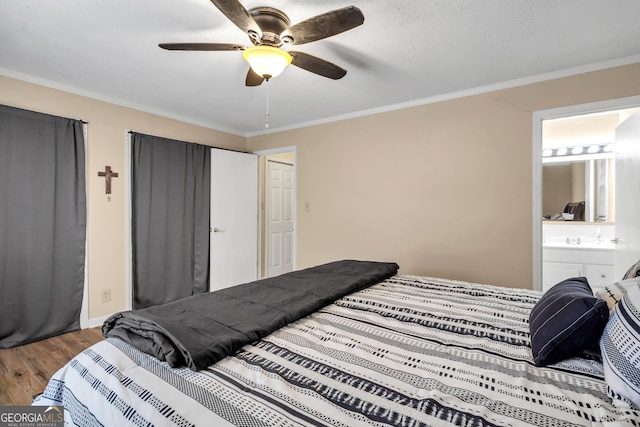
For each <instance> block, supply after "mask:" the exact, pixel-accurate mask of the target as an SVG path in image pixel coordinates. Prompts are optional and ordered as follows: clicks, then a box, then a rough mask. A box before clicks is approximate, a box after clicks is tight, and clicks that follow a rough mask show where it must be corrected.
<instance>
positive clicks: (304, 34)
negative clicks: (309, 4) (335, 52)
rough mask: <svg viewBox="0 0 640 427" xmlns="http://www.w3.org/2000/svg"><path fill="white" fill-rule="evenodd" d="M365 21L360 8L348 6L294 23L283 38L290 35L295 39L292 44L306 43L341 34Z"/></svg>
mask: <svg viewBox="0 0 640 427" xmlns="http://www.w3.org/2000/svg"><path fill="white" fill-rule="evenodd" d="M363 22H364V15H363V14H362V12H361V11H360V9H358V8H357V7H355V6H347V7H343V8H342V9H336V10H332V11H330V12H327V13H323V14H321V15H317V16H314V17H313V18H309V19H306V20H304V21H302V22H299V23H297V24H295V25H292V26H291V27H289V28H288V29H287V30H285V31H284V32H283V33H282V34H281V38H284V37H285V36H289V37H291V38H292V39H293V41H292V42H291V44H295V45H298V44H304V43H309V42H313V41H316V40H321V39H324V38H327V37H331V36H334V35H336V34H340V33H342V32H345V31H347V30H350V29H352V28H355V27H357V26H358V25H362V23H363Z"/></svg>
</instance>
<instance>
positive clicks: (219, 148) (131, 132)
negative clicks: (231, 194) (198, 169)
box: [127, 130, 253, 154]
mask: <svg viewBox="0 0 640 427" xmlns="http://www.w3.org/2000/svg"><path fill="white" fill-rule="evenodd" d="M127 133H128V134H129V135H131V134H134V133H137V134H140V135H147V136H155V137H156V138H163V139H171V140H173V141H177V142H184V143H186V144H196V145H202V146H203V147H208V148H215V149H216V150H225V151H233V152H234V153H242V154H253V153H250V152H248V151H240V150H234V149H232V148H224V147H216V146H213V145H206V144H200V143H197V142H189V141H180V140H178V139H173V138H167V137H166V136H158V135H150V134H148V133H142V132H136V131H134V130H128V131H127Z"/></svg>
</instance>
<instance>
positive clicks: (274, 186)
mask: <svg viewBox="0 0 640 427" xmlns="http://www.w3.org/2000/svg"><path fill="white" fill-rule="evenodd" d="M266 181H267V182H266V184H267V197H266V212H267V215H266V218H265V227H266V236H267V238H266V245H267V248H266V252H267V271H266V274H267V277H273V276H278V275H280V274H284V273H288V272H290V271H292V270H293V166H292V165H290V164H285V163H281V162H277V161H273V160H267V180H266Z"/></svg>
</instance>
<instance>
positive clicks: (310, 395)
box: [34, 274, 640, 427]
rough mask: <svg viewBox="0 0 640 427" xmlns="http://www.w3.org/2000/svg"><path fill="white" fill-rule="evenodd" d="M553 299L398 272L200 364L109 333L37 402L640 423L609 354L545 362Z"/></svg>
mask: <svg viewBox="0 0 640 427" xmlns="http://www.w3.org/2000/svg"><path fill="white" fill-rule="evenodd" d="M541 296H542V294H541V293H540V292H537V291H531V290H522V289H512V288H505V287H497V286H491V285H482V284H475V283H467V282H461V281H454V280H446V279H439V278H429V277H420V276H412V275H405V274H395V275H392V276H390V277H387V278H385V279H384V280H382V281H380V282H378V283H375V284H373V285H370V286H367V287H364V288H363V289H360V290H357V291H355V292H352V293H349V294H347V295H344V296H341V297H340V298H338V299H337V300H336V301H335V302H333V303H330V304H328V305H324V306H322V307H321V308H319V309H316V310H314V311H313V312H312V313H311V314H309V315H306V316H304V317H302V318H300V319H299V320H296V321H293V322H292V323H289V324H288V325H286V326H283V327H280V328H279V329H277V330H275V331H274V332H272V333H270V334H268V335H265V336H264V337H262V338H261V339H258V340H256V341H254V342H252V343H250V344H246V345H244V346H242V347H241V348H240V349H239V350H237V351H236V352H235V353H234V354H232V355H230V356H227V357H225V358H223V359H221V360H219V361H218V362H216V363H214V364H212V365H210V366H207V367H205V368H204V369H200V370H194V369H193V368H192V369H190V368H189V367H187V366H184V367H178V368H175V367H173V368H172V367H171V366H169V364H168V363H167V362H166V361H162V360H160V359H159V358H157V357H154V356H151V355H149V354H146V353H144V352H142V351H140V350H138V349H136V348H135V347H134V346H133V345H131V344H130V343H127V342H125V341H123V340H121V339H118V338H107V339H105V340H104V341H102V342H100V343H97V344H95V345H93V346H92V347H90V348H88V349H87V350H86V351H84V352H82V353H81V354H79V355H77V356H76V357H75V358H74V359H72V360H71V361H70V362H69V363H68V364H67V365H66V366H65V367H63V368H62V369H60V371H58V372H57V373H56V374H55V375H54V376H53V377H52V378H51V380H50V382H49V384H48V385H47V387H46V389H45V390H44V392H43V393H42V394H41V395H40V396H38V397H37V398H36V400H35V401H34V405H62V406H64V407H65V420H66V421H67V422H68V423H69V424H75V425H81V426H98V425H103V426H122V425H136V426H138V425H139V426H151V425H155V426H164V425H176V426H344V427H353V426H383V425H397V426H440V425H443V426H449V425H457V426H591V425H594V426H595V425H598V426H640V411H639V410H638V407H637V405H635V404H634V403H633V401H629V400H628V399H627V400H625V399H624V398H623V397H621V396H617V398H616V396H614V398H612V392H611V390H610V389H609V387H608V384H607V382H606V381H605V378H604V371H605V366H604V365H603V363H602V362H601V361H600V360H598V357H597V355H595V356H594V355H593V354H592V353H590V352H588V351H585V352H584V353H580V355H578V356H576V357H570V358H568V359H565V360H561V361H558V362H555V363H553V364H549V365H546V366H537V364H536V362H535V361H534V356H533V354H532V348H531V341H530V332H531V331H530V322H529V317H530V315H531V312H532V309H533V308H534V307H535V306H536V305H538V306H539V301H540V300H541ZM609 308H613V307H609ZM572 311H575V310H572ZM612 313H613V312H612ZM637 347H638V346H637V342H636V348H637ZM605 365H606V363H605ZM620 399H621V400H620Z"/></svg>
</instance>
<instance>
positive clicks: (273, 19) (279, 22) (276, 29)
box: [249, 6, 293, 47]
mask: <svg viewBox="0 0 640 427" xmlns="http://www.w3.org/2000/svg"><path fill="white" fill-rule="evenodd" d="M249 13H250V14H251V16H252V17H253V19H254V20H255V21H256V23H257V24H258V26H259V27H260V29H261V30H262V37H257V36H256V37H252V38H251V41H252V42H253V44H255V45H260V44H265V45H269V46H274V47H280V46H282V45H283V44H284V43H291V42H292V41H293V39H292V38H291V37H290V36H284V37H283V38H280V34H282V33H283V32H284V31H285V30H286V29H287V28H289V25H290V21H289V17H288V16H287V15H286V14H285V13H284V12H282V11H280V10H278V9H275V8H273V7H266V6H265V7H256V8H253V9H251V10H249Z"/></svg>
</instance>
